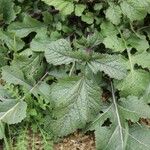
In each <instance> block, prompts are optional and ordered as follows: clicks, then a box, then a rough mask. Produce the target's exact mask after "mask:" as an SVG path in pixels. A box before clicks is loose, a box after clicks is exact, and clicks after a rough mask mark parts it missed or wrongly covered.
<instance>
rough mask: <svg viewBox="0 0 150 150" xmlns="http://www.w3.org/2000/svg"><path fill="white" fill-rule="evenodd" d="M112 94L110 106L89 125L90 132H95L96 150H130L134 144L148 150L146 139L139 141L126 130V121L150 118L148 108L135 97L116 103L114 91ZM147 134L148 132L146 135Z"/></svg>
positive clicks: (137, 137)
mask: <svg viewBox="0 0 150 150" xmlns="http://www.w3.org/2000/svg"><path fill="white" fill-rule="evenodd" d="M112 89H113V88H112ZM112 93H113V94H112V95H113V98H112V104H111V105H109V106H107V107H105V108H104V109H103V111H102V113H101V114H99V115H98V116H97V118H96V119H95V120H94V121H93V123H92V124H91V125H90V130H95V136H96V147H97V150H104V149H105V150H130V149H132V146H133V147H136V145H134V144H135V143H137V144H138V146H139V147H140V149H141V150H142V148H143V149H146V150H148V145H147V144H148V142H147V140H148V139H147V138H144V139H140V136H138V135H137V134H135V135H132V131H133V130H132V128H131V130H130V129H129V130H128V125H127V122H126V120H131V121H133V122H136V121H138V120H139V119H140V117H143V118H148V117H150V107H149V106H148V104H146V102H144V100H142V99H138V98H137V97H128V98H127V99H120V100H119V103H117V100H116V98H115V95H114V89H113V90H112ZM139 108H140V111H139ZM141 108H142V109H141ZM144 130H147V129H144ZM147 131H148V130H147ZM149 134H150V131H148V133H147V135H149ZM147 135H146V136H147ZM133 141H134V142H133Z"/></svg>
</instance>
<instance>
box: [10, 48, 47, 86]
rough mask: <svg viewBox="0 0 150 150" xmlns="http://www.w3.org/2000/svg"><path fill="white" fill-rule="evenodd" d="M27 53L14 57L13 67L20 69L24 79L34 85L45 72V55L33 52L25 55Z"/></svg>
mask: <svg viewBox="0 0 150 150" xmlns="http://www.w3.org/2000/svg"><path fill="white" fill-rule="evenodd" d="M25 51H26V50H25ZM25 51H23V52H22V53H20V54H17V55H15V56H14V59H13V61H12V66H13V67H15V68H18V69H20V70H21V71H22V72H23V73H24V77H25V78H26V79H27V80H28V81H30V83H32V84H34V83H35V82H36V80H38V79H40V78H41V76H42V75H43V74H44V72H45V63H44V62H43V54H36V53H32V51H31V50H30V51H31V53H29V54H25Z"/></svg>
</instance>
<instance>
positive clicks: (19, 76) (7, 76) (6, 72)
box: [2, 66, 31, 89]
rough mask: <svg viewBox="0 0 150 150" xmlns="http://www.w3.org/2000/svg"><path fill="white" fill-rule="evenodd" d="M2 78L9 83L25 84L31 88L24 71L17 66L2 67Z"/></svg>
mask: <svg viewBox="0 0 150 150" xmlns="http://www.w3.org/2000/svg"><path fill="white" fill-rule="evenodd" d="M2 79H3V80H4V81H6V82H7V83H13V84H15V85H17V84H18V85H23V86H25V87H27V88H29V89H30V88H31V87H30V85H29V84H28V83H27V81H26V80H25V78H24V74H23V72H22V71H21V70H20V69H19V68H17V67H9V66H5V67H3V68H2Z"/></svg>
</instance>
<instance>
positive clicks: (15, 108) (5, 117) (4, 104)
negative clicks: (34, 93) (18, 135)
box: [0, 99, 27, 124]
mask: <svg viewBox="0 0 150 150" xmlns="http://www.w3.org/2000/svg"><path fill="white" fill-rule="evenodd" d="M26 109H27V104H26V102H23V101H20V102H17V101H15V100H14V99H5V100H2V101H1V102H0V121H2V122H5V123H8V124H16V123H19V122H21V121H22V120H23V119H24V118H25V117H26Z"/></svg>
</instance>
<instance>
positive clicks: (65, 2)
mask: <svg viewBox="0 0 150 150" xmlns="http://www.w3.org/2000/svg"><path fill="white" fill-rule="evenodd" d="M42 1H43V2H45V3H46V4H48V5H51V6H54V7H55V8H56V9H58V10H60V11H61V13H62V14H64V15H68V14H71V13H72V12H73V11H74V4H73V0H42Z"/></svg>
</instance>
